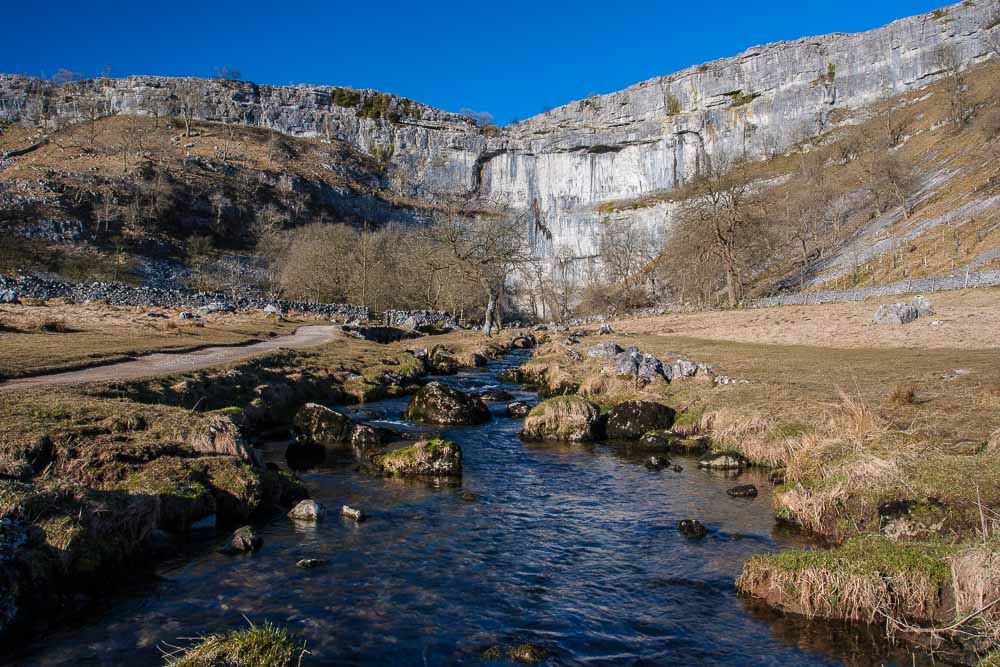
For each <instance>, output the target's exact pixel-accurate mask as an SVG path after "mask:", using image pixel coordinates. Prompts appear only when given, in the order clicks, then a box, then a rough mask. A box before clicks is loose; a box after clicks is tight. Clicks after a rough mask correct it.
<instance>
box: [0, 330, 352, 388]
mask: <svg viewBox="0 0 1000 667" xmlns="http://www.w3.org/2000/svg"><path fill="white" fill-rule="evenodd" d="M339 330H340V327H336V326H318V325H317V326H304V327H300V328H299V329H297V330H296V331H295V333H293V334H291V335H289V336H280V337H278V338H273V339H271V340H267V341H264V342H262V343H254V344H253V345H245V346H242V347H232V346H229V347H218V346H217V347H207V348H205V349H203V350H198V351H197V352H186V353H173V354H150V355H147V356H143V357H139V358H138V359H134V360H132V361H124V362H121V363H117V364H109V365H107V366H96V367H94V368H84V369H81V370H78V371H69V372H66V373H54V374H51V375H39V376H37V377H29V378H20V379H17V380H10V381H9V382H4V383H2V384H0V391H4V390H16V389H27V388H30V387H44V386H54V385H71V384H84V383H87V382H107V381H110V380H127V379H131V378H138V377H146V376H150V375H167V374H170V373H184V372H187V371H194V370H198V369H200V368H206V367H208V366H217V365H219V364H226V363H230V362H233V361H240V360H241V359H248V358H250V357H256V356H259V355H261V354H265V353H267V352H271V351H273V350H278V349H282V348H284V349H300V348H307V347H316V346H317V345H323V344H324V343H328V342H330V341H332V340H334V339H335V338H336V337H337V335H338V332H339Z"/></svg>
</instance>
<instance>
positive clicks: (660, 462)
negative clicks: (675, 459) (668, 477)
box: [646, 454, 670, 471]
mask: <svg viewBox="0 0 1000 667" xmlns="http://www.w3.org/2000/svg"><path fill="white" fill-rule="evenodd" d="M669 467H670V459H668V458H667V457H666V456H658V455H655V454H654V455H653V456H650V457H649V458H648V459H646V470H653V471H659V470H664V469H665V468H669Z"/></svg>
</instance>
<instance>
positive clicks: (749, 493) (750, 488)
mask: <svg viewBox="0 0 1000 667" xmlns="http://www.w3.org/2000/svg"><path fill="white" fill-rule="evenodd" d="M726 493H727V494H729V495H730V496H732V497H733V498H756V497H757V487H756V486H754V485H753V484H742V485H740V486H734V487H733V488H731V489H729V490H728V491H726Z"/></svg>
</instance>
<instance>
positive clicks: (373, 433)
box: [351, 424, 403, 452]
mask: <svg viewBox="0 0 1000 667" xmlns="http://www.w3.org/2000/svg"><path fill="white" fill-rule="evenodd" d="M402 437H403V436H402V434H401V433H397V432H396V431H393V430H391V429H388V428H382V427H380V426H372V425H371V424H355V426H354V430H353V431H352V432H351V446H352V447H353V448H354V449H355V451H357V452H365V451H370V450H373V449H377V448H378V447H379V445H384V444H385V443H387V442H392V441H394V440H400V439H402Z"/></svg>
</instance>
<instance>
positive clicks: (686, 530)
mask: <svg viewBox="0 0 1000 667" xmlns="http://www.w3.org/2000/svg"><path fill="white" fill-rule="evenodd" d="M677 530H679V531H681V534H682V535H684V537H686V538H688V539H691V540H700V539H701V538H703V537H705V535H707V534H708V530H707V529H706V528H705V526H703V525H702V524H701V522H700V521H696V520H694V519H684V520H683V521H680V522H678V524H677Z"/></svg>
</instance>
